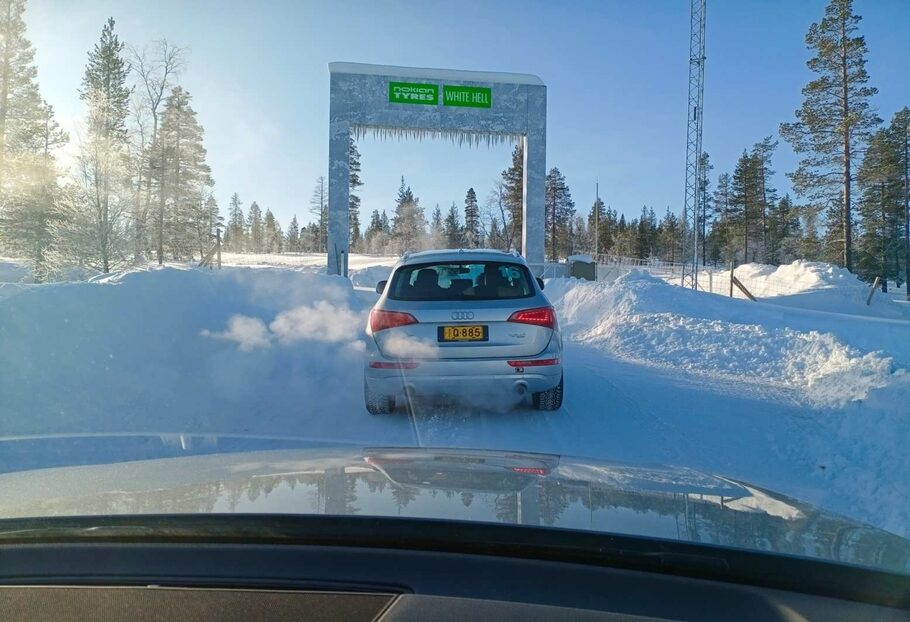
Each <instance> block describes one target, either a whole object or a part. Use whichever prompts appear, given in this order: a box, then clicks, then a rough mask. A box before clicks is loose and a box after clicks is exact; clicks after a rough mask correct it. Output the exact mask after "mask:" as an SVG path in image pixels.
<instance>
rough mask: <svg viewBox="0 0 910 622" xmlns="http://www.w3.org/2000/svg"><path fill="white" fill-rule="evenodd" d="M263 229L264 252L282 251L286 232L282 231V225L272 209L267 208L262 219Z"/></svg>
mask: <svg viewBox="0 0 910 622" xmlns="http://www.w3.org/2000/svg"><path fill="white" fill-rule="evenodd" d="M262 230H263V252H266V253H280V252H281V250H282V248H283V245H284V234H283V233H282V232H281V225H279V224H278V220H277V219H276V218H275V214H273V213H272V210H270V209H266V210H265V216H264V217H263V219H262Z"/></svg>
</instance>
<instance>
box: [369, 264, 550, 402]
mask: <svg viewBox="0 0 910 622" xmlns="http://www.w3.org/2000/svg"><path fill="white" fill-rule="evenodd" d="M376 291H377V292H378V293H379V294H380V296H379V300H378V301H377V302H376V305H375V306H374V307H373V309H372V310H371V311H370V319H369V322H368V324H367V340H366V341H367V349H366V357H365V363H364V399H365V401H366V407H367V410H368V411H369V412H370V413H371V414H381V413H387V412H390V411H392V410H393V409H394V408H395V404H396V400H397V399H399V398H400V397H401V396H405V397H408V398H411V397H413V396H417V395H448V396H452V397H455V398H460V399H465V400H468V401H475V402H476V401H480V402H484V401H487V400H498V399H503V398H506V399H521V398H522V396H524V395H526V394H530V395H531V398H532V401H533V404H534V406H535V407H536V408H538V409H540V410H557V409H558V408H559V407H560V406H561V405H562V394H563V374H562V338H561V337H560V334H559V328H558V325H557V322H556V312H555V311H554V310H553V306H552V305H551V304H550V301H549V300H547V297H546V296H545V295H544V293H543V281H542V280H541V279H539V278H538V279H535V278H534V277H533V276H532V274H531V270H530V269H529V268H528V264H527V263H526V262H525V260H524V258H522V257H521V256H520V255H518V254H516V253H508V252H504V251H497V250H480V249H471V250H467V249H462V250H435V251H424V252H420V253H407V254H405V256H404V257H403V258H402V259H401V261H399V262H398V264H396V265H395V267H394V268H392V273H391V275H390V276H389V279H388V280H387V281H380V282H379V284H377V286H376Z"/></svg>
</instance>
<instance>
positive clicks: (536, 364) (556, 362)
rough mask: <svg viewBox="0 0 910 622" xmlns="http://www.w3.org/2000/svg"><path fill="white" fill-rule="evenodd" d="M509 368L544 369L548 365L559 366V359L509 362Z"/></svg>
mask: <svg viewBox="0 0 910 622" xmlns="http://www.w3.org/2000/svg"><path fill="white" fill-rule="evenodd" d="M507 362H508V363H509V367H544V366H546V365H559V359H527V360H522V359H519V360H517V361H507Z"/></svg>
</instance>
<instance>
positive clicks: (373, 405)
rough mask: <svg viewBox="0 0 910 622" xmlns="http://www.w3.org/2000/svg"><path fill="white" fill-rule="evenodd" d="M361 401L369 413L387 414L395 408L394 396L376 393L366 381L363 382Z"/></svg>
mask: <svg viewBox="0 0 910 622" xmlns="http://www.w3.org/2000/svg"><path fill="white" fill-rule="evenodd" d="M363 401H364V403H365V404H366V407H367V412H368V413H370V414H371V415H387V414H389V413H390V412H392V411H393V410H395V397H394V396H392V395H381V394H379V393H376V392H375V391H372V390H370V385H368V384H367V383H366V382H364V383H363Z"/></svg>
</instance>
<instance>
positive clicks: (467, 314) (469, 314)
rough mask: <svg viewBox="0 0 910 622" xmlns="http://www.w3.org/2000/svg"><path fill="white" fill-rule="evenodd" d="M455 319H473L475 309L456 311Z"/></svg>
mask: <svg viewBox="0 0 910 622" xmlns="http://www.w3.org/2000/svg"><path fill="white" fill-rule="evenodd" d="M452 319H453V320H473V319H474V312H473V311H455V312H454V313H452Z"/></svg>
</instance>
